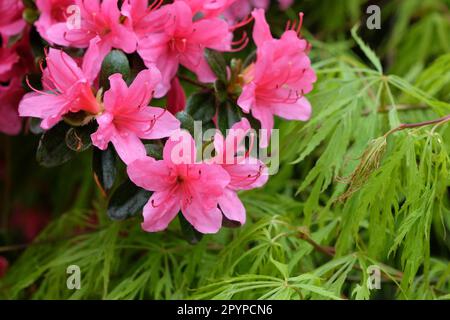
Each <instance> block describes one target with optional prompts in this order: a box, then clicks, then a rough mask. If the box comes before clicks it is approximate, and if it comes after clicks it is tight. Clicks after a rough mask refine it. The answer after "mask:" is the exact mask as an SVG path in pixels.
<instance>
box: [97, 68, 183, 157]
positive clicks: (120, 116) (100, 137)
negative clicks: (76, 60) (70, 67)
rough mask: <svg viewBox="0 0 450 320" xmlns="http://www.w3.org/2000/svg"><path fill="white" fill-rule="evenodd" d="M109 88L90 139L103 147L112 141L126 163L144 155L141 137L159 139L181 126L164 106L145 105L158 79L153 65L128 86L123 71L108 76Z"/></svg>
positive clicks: (158, 74) (159, 77)
mask: <svg viewBox="0 0 450 320" xmlns="http://www.w3.org/2000/svg"><path fill="white" fill-rule="evenodd" d="M109 81H110V83H111V88H110V89H109V90H108V91H106V92H105V95H104V98H103V101H104V108H105V110H104V111H103V113H102V115H100V116H98V117H97V122H98V124H99V128H98V130H97V132H95V133H94V134H92V136H91V137H92V142H93V144H94V145H95V146H97V147H98V148H100V149H102V150H105V149H106V148H107V146H108V143H109V142H112V144H113V145H114V147H115V149H116V151H117V153H118V154H119V156H120V158H121V159H122V160H123V161H124V162H125V163H130V162H132V161H133V160H136V159H139V158H142V157H145V155H146V151H145V147H144V144H143V143H142V142H141V140H140V139H161V138H164V137H168V136H170V135H171V134H172V133H173V132H174V131H175V130H177V129H179V128H180V122H179V121H178V120H177V119H176V118H175V117H174V116H173V115H172V114H171V113H170V112H166V110H164V109H161V108H155V107H147V106H148V104H149V102H150V100H151V99H152V94H153V90H154V88H155V86H156V84H157V83H159V82H160V81H161V75H160V73H159V71H158V70H157V69H156V68H151V69H150V70H144V71H141V72H140V73H139V74H138V75H137V77H136V79H135V80H134V81H133V83H132V84H131V86H130V87H129V88H128V87H127V85H126V83H125V81H124V80H123V79H122V75H121V74H119V73H116V74H114V75H112V76H110V77H109Z"/></svg>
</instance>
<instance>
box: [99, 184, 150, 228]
mask: <svg viewBox="0 0 450 320" xmlns="http://www.w3.org/2000/svg"><path fill="white" fill-rule="evenodd" d="M151 195H152V192H150V191H147V190H145V189H142V188H139V187H138V186H136V185H135V184H134V183H133V182H131V181H130V180H126V181H125V182H124V183H122V184H121V185H120V186H119V187H118V188H117V189H116V190H115V191H114V193H113V195H112V196H111V199H110V200H109V204H108V211H107V213H108V216H109V217H110V218H111V219H112V220H125V219H128V218H131V217H133V216H135V215H136V214H137V213H138V212H139V211H140V210H142V208H143V207H144V206H145V204H146V203H147V202H148V200H149V199H150V196H151Z"/></svg>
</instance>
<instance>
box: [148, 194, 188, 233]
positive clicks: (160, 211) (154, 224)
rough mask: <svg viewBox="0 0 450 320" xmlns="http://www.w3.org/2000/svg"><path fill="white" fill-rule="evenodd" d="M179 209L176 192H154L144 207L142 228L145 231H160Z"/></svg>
mask: <svg viewBox="0 0 450 320" xmlns="http://www.w3.org/2000/svg"><path fill="white" fill-rule="evenodd" d="M179 211H180V200H179V196H178V194H177V193H171V192H170V191H162V192H155V193H154V194H153V195H152V197H151V198H150V201H149V202H148V203H147V205H146V206H145V207H144V211H143V216H144V222H143V223H142V225H141V226H142V229H143V230H145V231H147V232H157V231H162V230H164V229H166V228H167V226H168V225H169V223H170V222H171V221H172V220H173V219H174V218H175V217H176V216H177V214H178V212H179Z"/></svg>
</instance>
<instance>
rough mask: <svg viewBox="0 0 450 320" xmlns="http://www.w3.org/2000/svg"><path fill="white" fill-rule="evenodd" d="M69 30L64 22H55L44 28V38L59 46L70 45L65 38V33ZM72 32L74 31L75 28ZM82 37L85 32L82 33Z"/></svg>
mask: <svg viewBox="0 0 450 320" xmlns="http://www.w3.org/2000/svg"><path fill="white" fill-rule="evenodd" d="M69 31H70V30H69V29H68V28H67V23H66V22H60V23H55V24H53V25H51V26H50V27H48V28H47V29H46V32H45V35H46V37H45V38H46V39H48V40H49V41H50V42H52V43H56V44H58V45H60V46H70V45H71V43H70V42H69V41H68V40H67V38H66V34H67V32H69ZM73 32H75V30H74V31H73ZM71 33H72V31H71ZM83 37H85V33H83Z"/></svg>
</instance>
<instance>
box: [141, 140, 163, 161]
mask: <svg viewBox="0 0 450 320" xmlns="http://www.w3.org/2000/svg"><path fill="white" fill-rule="evenodd" d="M145 150H146V151H147V155H148V156H149V157H152V158H154V159H156V160H161V159H162V158H163V146H162V145H160V144H153V143H148V144H145Z"/></svg>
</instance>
